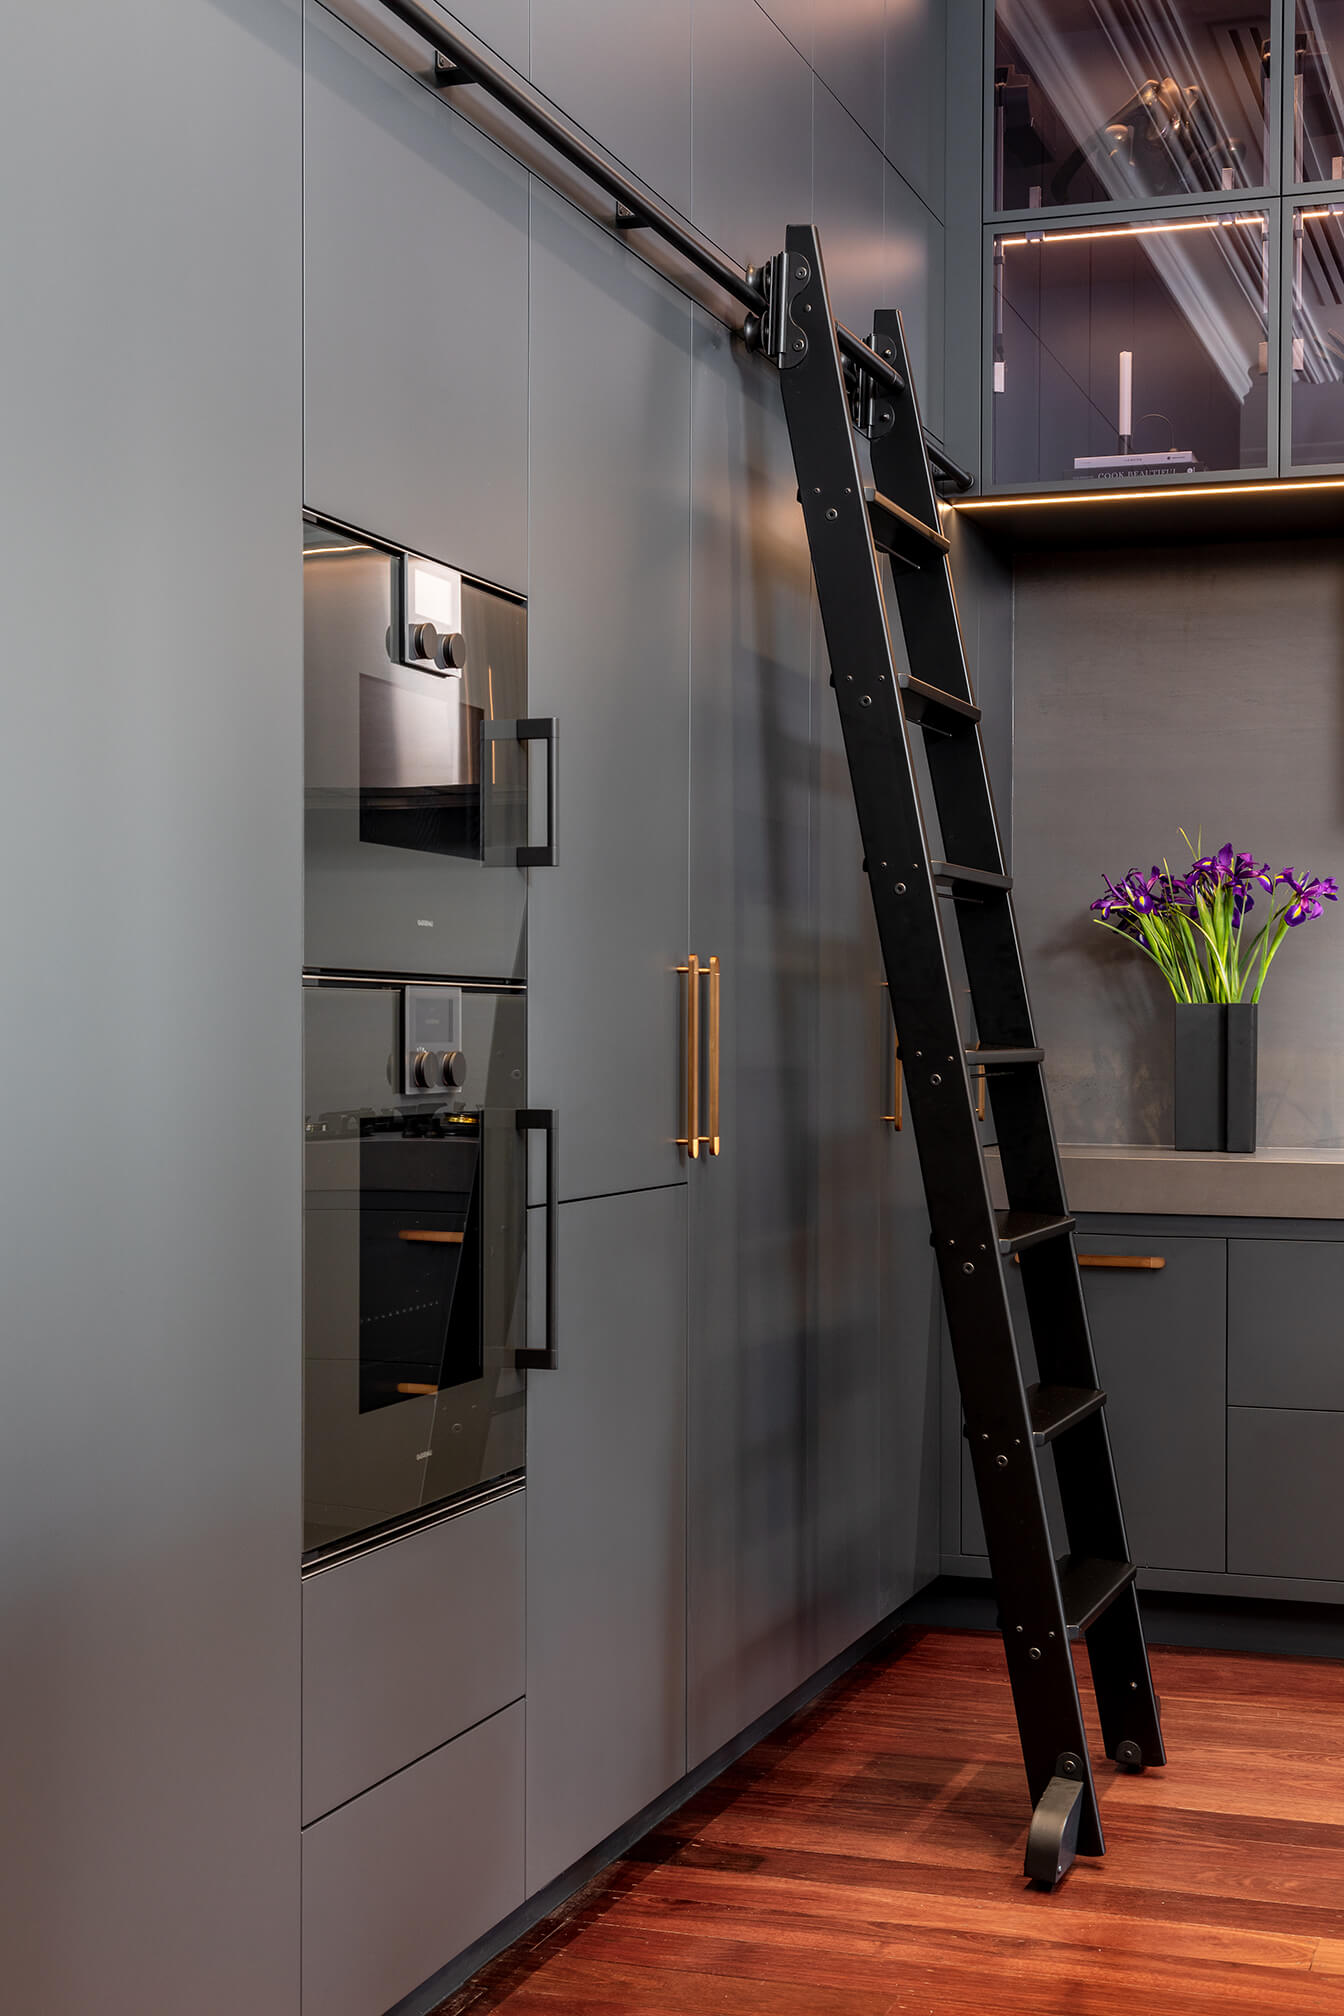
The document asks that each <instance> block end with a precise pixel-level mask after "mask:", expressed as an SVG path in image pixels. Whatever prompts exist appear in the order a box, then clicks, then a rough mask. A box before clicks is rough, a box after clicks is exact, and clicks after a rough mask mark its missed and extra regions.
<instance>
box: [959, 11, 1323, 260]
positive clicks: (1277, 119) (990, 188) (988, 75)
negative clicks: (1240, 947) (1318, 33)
mask: <svg viewBox="0 0 1344 2016" xmlns="http://www.w3.org/2000/svg"><path fill="white" fill-rule="evenodd" d="M984 4H985V58H984V61H985V73H984V74H985V104H984V115H983V116H984V128H983V132H984V162H983V190H984V207H983V211H982V215H983V216H984V217H985V218H986V219H989V218H992V219H993V220H994V221H995V222H996V223H1000V222H1002V223H1008V224H1020V223H1022V222H1023V221H1024V219H1028V218H1030V219H1033V220H1040V219H1043V218H1047V217H1048V218H1049V219H1050V220H1051V222H1053V223H1061V224H1062V223H1065V222H1067V221H1068V220H1070V219H1073V220H1074V221H1077V220H1078V219H1080V218H1085V217H1103V216H1104V217H1108V218H1111V217H1114V218H1120V219H1128V218H1130V217H1132V216H1134V215H1135V214H1138V213H1144V214H1146V213H1148V212H1150V211H1156V212H1165V211H1168V210H1188V209H1189V208H1190V206H1191V205H1192V204H1193V205H1194V206H1195V207H1196V208H1197V209H1200V210H1208V211H1212V209H1213V208H1214V207H1215V204H1216V202H1217V201H1218V200H1219V199H1220V198H1222V197H1224V196H1228V197H1231V198H1232V199H1233V201H1234V203H1235V207H1236V208H1238V209H1241V210H1258V209H1262V208H1268V207H1269V205H1270V203H1271V202H1272V200H1273V198H1274V197H1275V196H1277V195H1278V193H1279V192H1280V190H1282V189H1283V188H1284V187H1285V186H1287V185H1286V178H1287V176H1288V175H1289V174H1290V173H1291V169H1292V162H1291V148H1292V129H1291V126H1290V124H1289V121H1288V114H1287V108H1288V107H1289V105H1290V104H1291V101H1292V88H1291V76H1292V71H1291V66H1289V65H1286V64H1285V63H1284V61H1283V52H1284V51H1285V50H1288V49H1291V48H1292V47H1293V46H1294V44H1293V39H1292V38H1293V36H1294V35H1295V33H1296V24H1297V11H1296V0H1264V5H1265V9H1266V12H1267V13H1268V15H1269V34H1270V71H1269V81H1270V90H1269V135H1268V140H1267V143H1266V152H1265V177H1266V179H1265V180H1264V181H1263V182H1259V183H1256V184H1254V185H1251V186H1249V187H1247V188H1245V189H1233V190H1227V191H1224V190H1220V189H1219V190H1209V191H1208V192H1207V193H1206V194H1205V195H1203V196H1200V195H1199V194H1198V193H1192V192H1191V191H1188V190H1181V191H1180V192H1179V193H1178V194H1176V195H1174V196H1151V197H1145V198H1143V199H1142V201H1141V202H1140V203H1138V204H1137V205H1136V204H1134V203H1133V202H1128V203H1127V202H1124V201H1122V200H1117V201H1113V202H1102V203H1068V204H1065V203H1061V204H1058V205H1054V204H1052V205H1050V206H1049V208H1042V209H1038V210H1021V209H1015V210H997V209H996V208H995V207H994V68H995V65H994V29H995V0H984ZM1304 186H1307V187H1310V188H1313V189H1314V188H1320V187H1325V188H1339V187H1341V186H1344V185H1341V184H1339V183H1325V184H1318V183H1312V184H1308V185H1304Z"/></svg>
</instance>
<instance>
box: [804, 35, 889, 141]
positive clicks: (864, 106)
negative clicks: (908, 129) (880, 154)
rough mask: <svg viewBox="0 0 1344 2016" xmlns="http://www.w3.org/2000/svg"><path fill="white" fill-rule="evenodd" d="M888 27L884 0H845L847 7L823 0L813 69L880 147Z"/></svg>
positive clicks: (814, 42)
mask: <svg viewBox="0 0 1344 2016" xmlns="http://www.w3.org/2000/svg"><path fill="white" fill-rule="evenodd" d="M885 30H886V5H885V0H846V4H845V5H844V6H842V7H837V6H835V5H834V4H833V0H818V5H817V7H816V13H815V20H814V25H813V38H814V39H813V44H812V65H813V68H814V69H815V71H816V73H817V75H818V77H820V78H821V79H822V80H823V82H824V83H825V84H826V85H827V86H828V87H829V88H830V90H832V91H833V92H834V93H835V95H836V97H837V98H838V99H839V100H840V103H841V104H842V105H843V106H844V107H845V109H846V111H847V112H849V113H850V115H851V117H852V118H854V119H855V120H857V122H858V124H859V125H860V126H861V127H862V128H863V130H864V132H865V133H866V134H867V135H868V136H869V138H870V139H872V140H875V141H876V142H877V144H878V146H879V147H880V146H881V144H882V128H883V117H884V112H883V75H882V73H883V46H882V45H883V41H884V37H885Z"/></svg>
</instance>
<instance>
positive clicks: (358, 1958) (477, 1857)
mask: <svg viewBox="0 0 1344 2016" xmlns="http://www.w3.org/2000/svg"><path fill="white" fill-rule="evenodd" d="M523 1743H524V1729H523V1705H522V1703H521V1702H516V1703H515V1704H514V1705H513V1707H511V1708H505V1709H504V1710H503V1711H502V1712H501V1713H500V1714H498V1715H492V1716H491V1717H490V1720H489V1721H488V1722H481V1723H478V1724H477V1726H476V1727H475V1728H474V1729H469V1730H468V1731H467V1733H466V1735H465V1736H459V1737H458V1738H457V1739H456V1741H455V1742H452V1743H445V1744H444V1745H443V1747H442V1748H441V1749H439V1750H435V1751H434V1752H433V1753H432V1755H430V1756H428V1757H423V1758H421V1760H420V1762H419V1763H418V1764H412V1765H411V1766H410V1767H409V1769H407V1770H405V1771H398V1772H397V1774H396V1775H395V1777H392V1778H388V1779H386V1780H385V1781H384V1782H383V1783H382V1784H381V1785H375V1786H374V1788H373V1790H372V1791H371V1792H365V1793H364V1794H363V1796H362V1797H361V1798H359V1799H352V1800H351V1801H350V1802H349V1803H348V1805H345V1806H342V1807H340V1808H338V1810H337V1811H336V1812H335V1813H329V1814H328V1815H327V1817H326V1818H325V1819H324V1820H318V1821H317V1822H315V1823H314V1825H313V1826H311V1827H309V1828H307V1829H306V1830H305V1832H304V1836H303V2016H382V2012H383V2011H384V2010H385V2009H388V2008H390V2007H391V2005H392V2004H393V2003H394V2002H398V2001H400V2000H401V1998H402V1996H403V1995H408V1994H409V1993H410V1992H411V1990H412V1989H413V1988H418V1987H419V1985H420V1983H421V1982H422V1981H425V1980H427V1979H428V1978H429V1976H430V1975H431V1974H433V1973H435V1972H436V1971H437V1970H438V1969H439V1968H440V1967H443V1966H446V1965H447V1963H448V1961H450V1960H451V1959H452V1958H453V1957H454V1955H455V1954H458V1953H460V1952H461V1951H462V1949H463V1948H464V1947H466V1946H470V1945H471V1944H472V1942H473V1941H474V1940H476V1939H479V1938H480V1937H481V1935H482V1934H483V1933H485V1932H488V1931H489V1930H490V1928H491V1926H492V1925H497V1924H498V1923H499V1921H500V1919H501V1918H507V1917H508V1915H509V1913H510V1911H514V1910H516V1909H517V1907H518V1906H519V1905H520V1904H521V1903H522V1901H523V1894H524V1893H523ZM239 1936H240V1937H245V1936H246V1927H240V1928H239Z"/></svg>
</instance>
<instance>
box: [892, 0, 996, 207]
mask: <svg viewBox="0 0 1344 2016" xmlns="http://www.w3.org/2000/svg"><path fill="white" fill-rule="evenodd" d="M947 5H948V0H887V24H886V26H887V50H886V57H887V60H886V79H885V81H886V129H885V130H886V139H885V144H884V150H883V151H884V152H885V154H886V156H887V159H888V160H889V161H891V162H892V163H894V165H895V166H896V167H897V168H898V169H899V170H900V173H901V174H902V176H903V177H904V178H905V180H906V181H907V182H908V183H909V184H910V185H911V187H912V188H914V189H916V190H917V191H918V192H919V194H920V195H921V196H922V197H923V198H924V200H925V202H926V203H928V204H929V206H930V208H931V209H932V210H933V211H934V213H935V214H936V215H937V216H939V217H941V216H942V215H943V214H944V211H943V200H944V183H945V180H946V178H945V175H944V151H945V146H946V139H947V96H946V83H947V76H946V61H947V47H946V44H947V21H946V18H945V16H946V12H947ZM977 110H978V108H977ZM976 116H977V113H974V112H973V113H972V114H971V119H972V120H974V119H975V118H976ZM957 138H958V143H959V144H960V145H961V146H963V147H964V148H965V151H966V152H967V153H968V154H970V155H971V156H972V158H973V159H974V161H975V166H976V169H977V170H978V169H979V165H980V164H979V158H978V155H977V153H976V145H975V127H974V124H970V125H968V127H967V129H966V130H965V132H964V133H963V132H961V131H958V134H957ZM977 181H978V175H977Z"/></svg>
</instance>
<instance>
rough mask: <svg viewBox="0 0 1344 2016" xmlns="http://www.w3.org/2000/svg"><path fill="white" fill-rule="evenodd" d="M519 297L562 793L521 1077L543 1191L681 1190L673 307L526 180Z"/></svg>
mask: <svg viewBox="0 0 1344 2016" xmlns="http://www.w3.org/2000/svg"><path fill="white" fill-rule="evenodd" d="M531 305H532V363H533V372H532V400H531V408H532V420H531V444H532V445H531V456H532V460H531V483H532V560H531V573H532V597H531V604H530V608H529V613H528V630H529V657H530V692H531V702H530V704H531V707H532V711H533V712H534V713H537V714H553V715H555V716H557V717H558V719H559V724H560V725H559V749H558V754H559V778H560V781H559V793H558V813H557V846H558V852H559V865H558V866H557V867H554V868H547V869H543V870H540V871H538V872H537V873H536V874H534V875H533V876H532V878H531V883H532V886H531V891H530V896H529V959H530V964H529V974H530V997H529V1002H528V1027H529V1066H530V1068H529V1081H528V1082H529V1091H530V1096H531V1098H532V1100H533V1101H534V1103H535V1104H537V1105H541V1106H554V1107H556V1108H558V1110H559V1113H560V1135H559V1140H560V1190H561V1195H562V1196H565V1197H595V1196H602V1195H604V1194H610V1193H612V1192H615V1191H618V1190H637V1189H644V1188H646V1187H647V1186H649V1185H651V1184H655V1183H679V1182H681V1181H682V1180H683V1176H684V1169H683V1166H682V1158H681V1151H680V1150H679V1149H678V1147H677V1138H676V1137H677V1135H678V1133H679V1132H680V1131H681V1127H680V1124H679V1123H680V1119H681V1113H682V1103H681V1043H680V1035H679V1028H680V1024H679V1007H678V980H677V972H676V969H677V966H678V963H679V962H683V961H684V960H685V957H686V953H687V950H688V945H687V937H686V932H687V866H686V831H687V827H686V822H687V794H688V788H689V784H688V758H687V742H688V737H689V707H690V702H689V690H688V687H689V669H688V668H689V658H690V595H689V577H690V521H691V503H690V466H689V465H690V457H689V455H688V453H687V440H688V436H689V432H690V376H691V371H690V330H691V310H690V305H689V303H688V302H687V301H686V300H685V299H684V298H682V297H681V296H680V295H678V294H676V293H675V292H674V291H673V289H672V288H671V287H669V286H668V285H667V283H666V282H665V281H663V280H661V279H659V278H658V276H657V275H656V274H655V273H653V272H651V271H650V269H649V268H648V267H647V266H646V265H644V264H643V263H642V262H641V261H640V260H639V259H637V258H636V256H635V255H634V253H633V252H631V251H629V250H628V249H627V248H626V247H625V246H624V245H622V244H619V243H617V242H616V241H615V240H614V239H613V238H612V237H611V236H609V235H608V234H607V233H605V232H603V231H600V230H599V229H598V228H597V226H596V225H594V224H592V223H590V222H588V221H587V220H586V219H585V218H583V217H581V216H580V215H579V214H578V212H577V211H575V210H573V209H571V207H570V206H569V205H568V204H567V203H565V202H562V200H561V199H560V197H558V196H555V195H552V194H551V193H550V192H549V191H547V190H544V189H542V188H540V187H537V188H535V189H534V191H533V197H532V304H531ZM534 1201H535V1200H534Z"/></svg>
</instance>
